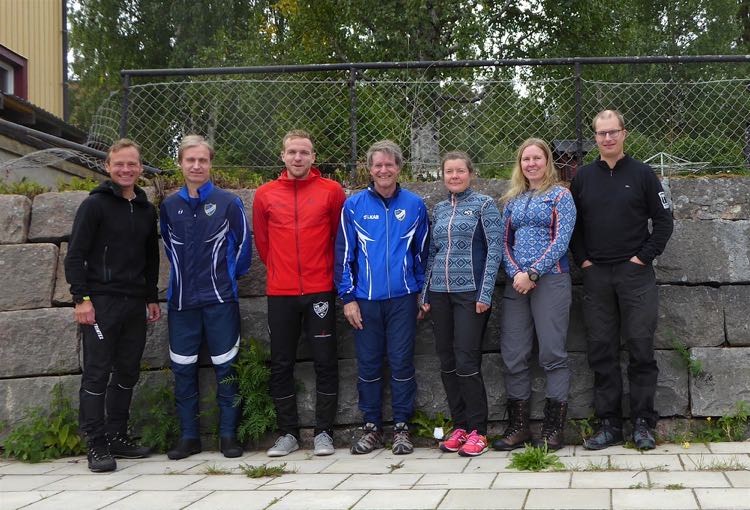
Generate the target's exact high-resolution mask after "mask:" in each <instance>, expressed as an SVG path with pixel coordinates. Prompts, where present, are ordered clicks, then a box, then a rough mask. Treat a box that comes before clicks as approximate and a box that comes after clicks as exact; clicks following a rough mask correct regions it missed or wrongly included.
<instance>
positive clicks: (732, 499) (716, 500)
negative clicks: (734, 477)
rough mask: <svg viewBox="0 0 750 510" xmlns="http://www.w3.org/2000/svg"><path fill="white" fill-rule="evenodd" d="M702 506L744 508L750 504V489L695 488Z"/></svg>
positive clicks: (694, 490)
mask: <svg viewBox="0 0 750 510" xmlns="http://www.w3.org/2000/svg"><path fill="white" fill-rule="evenodd" d="M693 492H694V493H695V496H696V497H697V498H698V504H699V505H700V507H701V508H710V509H711V510H726V509H731V510H742V509H746V508H748V506H749V504H750V489H746V488H742V489H693Z"/></svg>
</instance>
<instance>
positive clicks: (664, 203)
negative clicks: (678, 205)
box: [659, 191, 669, 209]
mask: <svg viewBox="0 0 750 510" xmlns="http://www.w3.org/2000/svg"><path fill="white" fill-rule="evenodd" d="M659 199H660V200H661V206H662V207H663V208H664V209H669V202H667V194H666V193H664V192H663V191H660V192H659Z"/></svg>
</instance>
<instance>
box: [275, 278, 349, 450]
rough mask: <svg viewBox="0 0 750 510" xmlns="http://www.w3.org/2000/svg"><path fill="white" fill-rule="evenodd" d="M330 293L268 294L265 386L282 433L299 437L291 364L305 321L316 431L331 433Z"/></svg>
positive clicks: (333, 358) (334, 393) (334, 385)
mask: <svg viewBox="0 0 750 510" xmlns="http://www.w3.org/2000/svg"><path fill="white" fill-rule="evenodd" d="M334 307H335V295H334V293H333V292H322V293H318V294H310V295H305V296H268V329H269V333H270V336H271V380H270V384H269V386H270V390H271V396H272V397H273V401H274V405H275V407H276V425H277V427H278V430H279V432H280V433H281V434H292V435H293V436H295V437H297V438H299V416H298V414H297V391H296V384H295V381H294V364H295V361H296V359H297V346H298V344H299V338H300V333H301V332H302V329H303V326H304V332H305V336H306V337H307V339H308V341H309V342H310V351H311V353H312V357H313V366H314V368H315V387H316V398H315V434H319V433H320V432H323V431H326V432H328V433H329V434H331V433H332V432H333V423H334V420H335V419H336V409H337V407H338V389H339V367H338V353H337V351H336V311H335V309H334Z"/></svg>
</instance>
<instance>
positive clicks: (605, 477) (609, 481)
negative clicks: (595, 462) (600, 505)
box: [570, 471, 648, 489]
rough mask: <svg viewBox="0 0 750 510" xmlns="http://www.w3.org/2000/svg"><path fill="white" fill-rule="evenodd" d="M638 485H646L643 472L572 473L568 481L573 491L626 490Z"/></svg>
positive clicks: (646, 480)
mask: <svg viewBox="0 0 750 510" xmlns="http://www.w3.org/2000/svg"><path fill="white" fill-rule="evenodd" d="M638 484H643V485H648V474H646V473H645V472H644V471H601V472H595V471H589V472H584V473H573V477H572V479H571V481H570V486H571V488H573V489H614V488H622V489H627V488H630V487H632V486H634V485H638Z"/></svg>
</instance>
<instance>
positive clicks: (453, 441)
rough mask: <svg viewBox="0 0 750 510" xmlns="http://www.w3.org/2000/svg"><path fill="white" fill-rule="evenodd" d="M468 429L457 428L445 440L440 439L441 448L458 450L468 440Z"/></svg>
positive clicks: (450, 450) (452, 450)
mask: <svg viewBox="0 0 750 510" xmlns="http://www.w3.org/2000/svg"><path fill="white" fill-rule="evenodd" d="M466 437H467V436H466V431H465V430H464V429H455V430H454V431H453V432H451V435H450V437H449V438H448V439H446V440H445V441H440V445H439V446H440V449H441V450H443V451H444V452H450V453H452V452H457V451H458V450H459V449H460V448H461V447H462V446H463V445H464V443H465V442H466Z"/></svg>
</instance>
